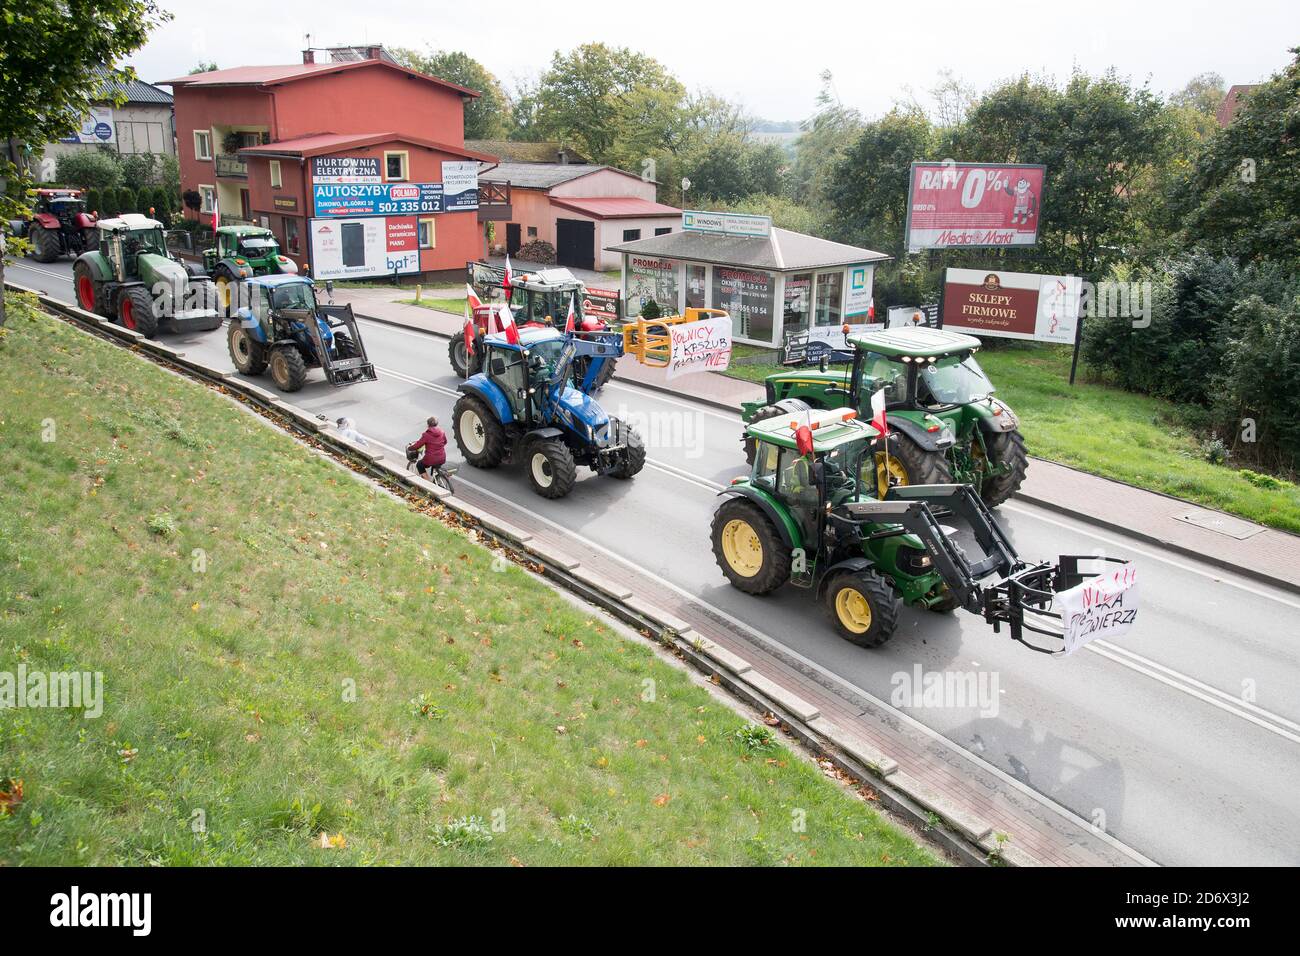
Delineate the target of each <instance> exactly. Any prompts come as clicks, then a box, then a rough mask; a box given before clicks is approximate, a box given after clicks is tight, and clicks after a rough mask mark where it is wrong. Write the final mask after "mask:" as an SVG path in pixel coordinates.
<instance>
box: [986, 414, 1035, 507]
mask: <svg viewBox="0 0 1300 956" xmlns="http://www.w3.org/2000/svg"><path fill="white" fill-rule="evenodd" d="M984 445H985V447H986V448H988V453H989V455H990V456H991V457H992V459H993V464H994V465H1006V467H1007V470H1006V471H1005V472H1003V473H1002V474H1000V475H994V476H993V477H991V478H985V479H984V481H983V482H982V483H981V484H980V497H981V498H983V499H984V503H985V504H986V505H988V506H989V507H990V508H996V507H997V506H998V505H1000V504H1002V502H1004V501H1006V500H1007V499H1008V498H1010V497H1011V496H1012V495H1014V494H1015V493H1016V492H1017V491H1018V490H1019V489H1020V483H1021V482H1023V481H1024V480H1025V473H1026V472H1027V471H1028V470H1029V456H1028V455H1027V454H1026V453H1025V439H1024V437H1023V436H1022V435H1021V434H1020V432H1019V431H1010V432H999V433H998V434H996V435H985V436H984ZM972 447H973V448H978V447H979V443H978V441H977V442H976V443H975V445H974V446H972Z"/></svg>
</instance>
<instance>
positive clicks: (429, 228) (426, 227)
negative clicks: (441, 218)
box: [418, 219, 437, 249]
mask: <svg viewBox="0 0 1300 956" xmlns="http://www.w3.org/2000/svg"><path fill="white" fill-rule="evenodd" d="M418 228H419V232H420V248H421V249H432V248H433V247H434V246H435V245H437V234H436V231H435V229H434V221H433V220H432V219H421V220H420V222H419V226H418Z"/></svg>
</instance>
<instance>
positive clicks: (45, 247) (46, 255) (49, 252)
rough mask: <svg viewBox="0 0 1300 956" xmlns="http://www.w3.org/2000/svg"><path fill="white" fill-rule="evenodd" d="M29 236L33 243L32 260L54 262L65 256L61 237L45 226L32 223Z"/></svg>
mask: <svg viewBox="0 0 1300 956" xmlns="http://www.w3.org/2000/svg"><path fill="white" fill-rule="evenodd" d="M27 235H28V237H29V238H30V239H31V241H32V258H33V259H35V260H36V261H37V262H53V261H54V260H55V259H57V258H59V256H61V255H62V254H63V247H62V246H61V245H60V244H59V237H58V236H57V235H55V234H54V233H52V232H50V230H48V229H46V228H45V227H44V226H42V225H38V224H37V223H32V228H31V230H30V231H29V232H28V234H27Z"/></svg>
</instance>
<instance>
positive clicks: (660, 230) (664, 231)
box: [655, 226, 673, 236]
mask: <svg viewBox="0 0 1300 956" xmlns="http://www.w3.org/2000/svg"><path fill="white" fill-rule="evenodd" d="M672 231H673V227H672V226H662V227H660V228H658V229H656V230H655V235H656V236H666V235H668V234H669V233H670V232H672Z"/></svg>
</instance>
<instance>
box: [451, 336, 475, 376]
mask: <svg viewBox="0 0 1300 956" xmlns="http://www.w3.org/2000/svg"><path fill="white" fill-rule="evenodd" d="M447 361H449V362H450V363H451V370H452V371H453V372H455V373H456V377H457V378H469V377H470V376H471V375H474V374H476V373H477V372H478V370H479V369H480V368H482V367H483V348H482V345H480V346H479V347H478V348H477V349H476V350H475V352H474V354H473V355H470V354H469V352H468V350H467V349H466V348H465V335H464V333H463V332H462V333H461V334H460V335H453V336H452V337H451V341H450V342H448V343H447Z"/></svg>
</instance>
